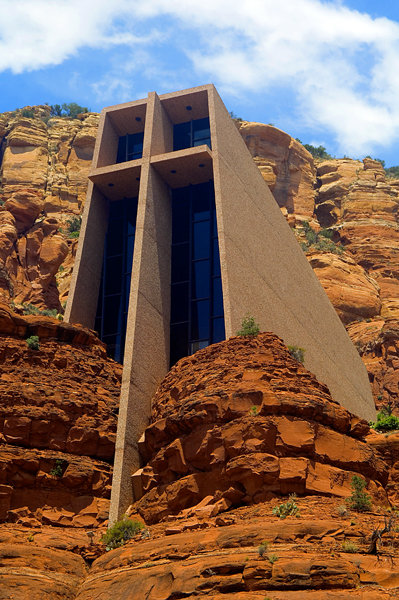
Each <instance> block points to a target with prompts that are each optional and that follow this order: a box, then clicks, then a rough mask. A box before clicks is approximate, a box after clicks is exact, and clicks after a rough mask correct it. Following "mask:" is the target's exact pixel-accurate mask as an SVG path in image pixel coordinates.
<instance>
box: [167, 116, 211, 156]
mask: <svg viewBox="0 0 399 600" xmlns="http://www.w3.org/2000/svg"><path fill="white" fill-rule="evenodd" d="M203 144H206V145H207V146H209V148H210V147H211V132H210V128H209V117H205V118H204V119H195V120H193V121H187V123H178V124H177V125H175V126H174V127H173V150H184V148H192V147H193V146H202V145H203Z"/></svg>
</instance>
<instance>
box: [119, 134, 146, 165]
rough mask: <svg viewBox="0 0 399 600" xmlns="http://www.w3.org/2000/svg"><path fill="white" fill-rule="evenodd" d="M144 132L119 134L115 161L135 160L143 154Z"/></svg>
mask: <svg viewBox="0 0 399 600" xmlns="http://www.w3.org/2000/svg"><path fill="white" fill-rule="evenodd" d="M143 139H144V132H143V131H142V132H141V133H128V134H127V135H121V136H120V138H119V142H118V154H117V157H116V162H117V163H122V162H126V161H128V160H136V159H137V158H141V157H142V156H143Z"/></svg>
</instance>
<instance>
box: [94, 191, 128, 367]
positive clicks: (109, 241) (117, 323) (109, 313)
mask: <svg viewBox="0 0 399 600" xmlns="http://www.w3.org/2000/svg"><path fill="white" fill-rule="evenodd" d="M136 215H137V198H124V199H123V200H118V201H117V202H110V209H109V220H108V230H107V235H106V239H105V246H104V258H103V270H102V275H101V285H100V293H99V297H98V304H97V314H96V323H95V329H96V331H98V333H99V336H100V338H101V339H102V340H103V342H105V343H106V344H107V351H108V354H109V355H110V356H112V358H114V359H115V360H116V361H118V362H123V354H124V348H125V336H126V322H127V312H128V308H129V291H130V280H131V275H132V262H133V249H134V239H135V234H136Z"/></svg>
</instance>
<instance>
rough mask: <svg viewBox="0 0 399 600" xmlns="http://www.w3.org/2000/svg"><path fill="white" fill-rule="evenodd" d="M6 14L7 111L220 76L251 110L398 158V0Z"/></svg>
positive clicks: (218, 81) (45, 8)
mask: <svg viewBox="0 0 399 600" xmlns="http://www.w3.org/2000/svg"><path fill="white" fill-rule="evenodd" d="M0 15H1V17H0V112H4V111H7V110H13V109H15V108H20V107H23V106H27V105H33V104H43V103H45V102H48V103H49V104H55V103H59V104H61V103H63V102H78V103H79V104H81V105H83V106H88V107H89V108H91V109H92V110H96V111H99V110H101V108H102V107H103V106H108V105H110V104H117V103H119V102H124V101H127V100H131V99H135V98H142V97H144V96H146V94H147V92H148V91H152V90H156V91H157V92H158V93H165V92H168V91H173V90H178V89H184V88H187V87H192V86H196V85H200V84H202V83H208V82H213V83H214V84H215V85H216V87H217V88H218V90H219V92H220V94H221V96H222V98H223V100H224V102H225V104H226V106H227V108H228V109H229V110H230V111H233V112H234V113H235V114H236V115H237V116H240V117H242V118H243V119H247V120H249V121H259V122H263V123H273V124H274V125H276V126H277V127H280V128H281V129H283V130H285V131H287V132H288V133H290V134H291V135H292V136H294V137H298V138H300V139H301V140H302V141H303V142H304V143H306V142H307V143H312V144H315V145H319V144H321V145H323V146H325V147H326V148H327V150H329V151H330V152H331V153H332V154H333V155H336V156H343V155H345V154H346V155H348V156H352V157H363V156H365V155H368V154H370V155H371V156H375V157H378V158H381V159H384V160H385V161H386V164H387V166H390V165H397V164H399V3H397V2H396V1H395V0H391V1H390V2H388V1H387V0H385V1H384V0H380V1H379V2H376V0H374V1H373V2H371V1H368V0H365V1H361V0H340V1H338V0H336V1H327V0H324V1H322V0H284V1H281V0H201V2H200V3H198V2H194V1H193V0H113V1H112V2H110V0H57V1H54V0H0Z"/></svg>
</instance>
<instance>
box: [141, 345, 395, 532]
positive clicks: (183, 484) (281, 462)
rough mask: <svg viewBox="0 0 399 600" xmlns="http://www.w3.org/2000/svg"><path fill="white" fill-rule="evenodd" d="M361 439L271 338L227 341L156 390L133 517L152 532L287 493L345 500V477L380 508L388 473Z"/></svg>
mask: <svg viewBox="0 0 399 600" xmlns="http://www.w3.org/2000/svg"><path fill="white" fill-rule="evenodd" d="M368 432H369V426H368V424H367V423H366V422H365V421H363V420H361V419H359V418H358V417H356V416H354V415H352V414H351V413H349V412H348V411H347V410H346V409H345V408H343V407H342V406H340V405H339V404H338V403H337V402H335V401H334V400H332V398H331V396H330V394H329V391H328V389H327V387H326V386H325V385H323V384H322V383H319V382H318V381H317V379H316V378H315V376H314V375H313V374H312V373H310V372H309V371H308V370H307V369H305V368H304V367H303V365H302V364H301V363H299V362H298V361H296V360H295V359H293V358H292V357H291V355H290V353H289V351H288V349H287V348H286V346H285V345H284V344H283V342H282V341H281V340H280V339H279V338H278V337H277V336H276V335H274V334H271V333H262V334H260V335H258V336H257V337H256V338H243V337H236V338H230V339H229V340H227V341H225V342H221V343H219V344H214V345H212V346H209V347H208V348H205V349H204V350H201V351H199V352H197V353H196V354H195V355H193V356H190V357H187V358H184V359H182V360H181V361H179V362H178V363H177V365H175V367H173V369H172V370H171V371H170V372H169V374H168V375H167V376H166V377H165V379H164V380H163V382H162V383H161V385H160V387H159V389H158V391H157V393H156V394H155V396H154V398H153V403H152V423H151V424H150V425H149V427H147V429H146V431H145V434H144V436H143V439H142V440H141V443H140V449H141V453H142V456H143V460H144V461H145V463H146V464H145V466H144V467H143V468H142V469H140V470H139V471H138V472H136V473H134V474H133V477H132V481H133V489H134V490H135V494H136V497H137V495H142V497H141V498H140V500H138V502H136V504H135V505H134V507H132V510H136V511H138V512H139V513H140V514H141V515H142V516H143V517H144V519H145V520H146V521H147V522H150V523H151V522H156V521H159V520H160V519H162V518H164V517H166V516H167V515H170V514H178V513H179V512H181V511H184V510H186V509H189V508H192V507H194V506H197V509H198V510H199V511H200V513H203V514H211V513H212V514H216V513H217V512H218V511H220V510H226V509H227V508H229V507H231V506H240V505H246V504H252V503H258V502H262V501H265V500H269V499H270V498H272V497H274V496H276V495H284V494H289V493H296V494H321V495H326V496H338V497H342V498H345V497H347V496H349V495H350V493H351V488H350V483H351V480H352V477H353V475H354V474H361V475H362V476H363V477H364V478H365V479H366V480H367V483H368V488H369V491H370V492H371V493H372V494H373V495H374V497H377V498H379V500H380V501H384V499H386V494H385V491H384V485H385V484H386V482H387V478H388V469H387V465H386V464H385V463H384V461H383V460H382V459H381V457H380V455H379V453H378V452H377V451H374V450H373V449H372V448H371V447H370V446H368V445H367V444H366V443H365V441H364V436H365V435H366V434H367V433H368ZM204 499H205V500H204Z"/></svg>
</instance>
